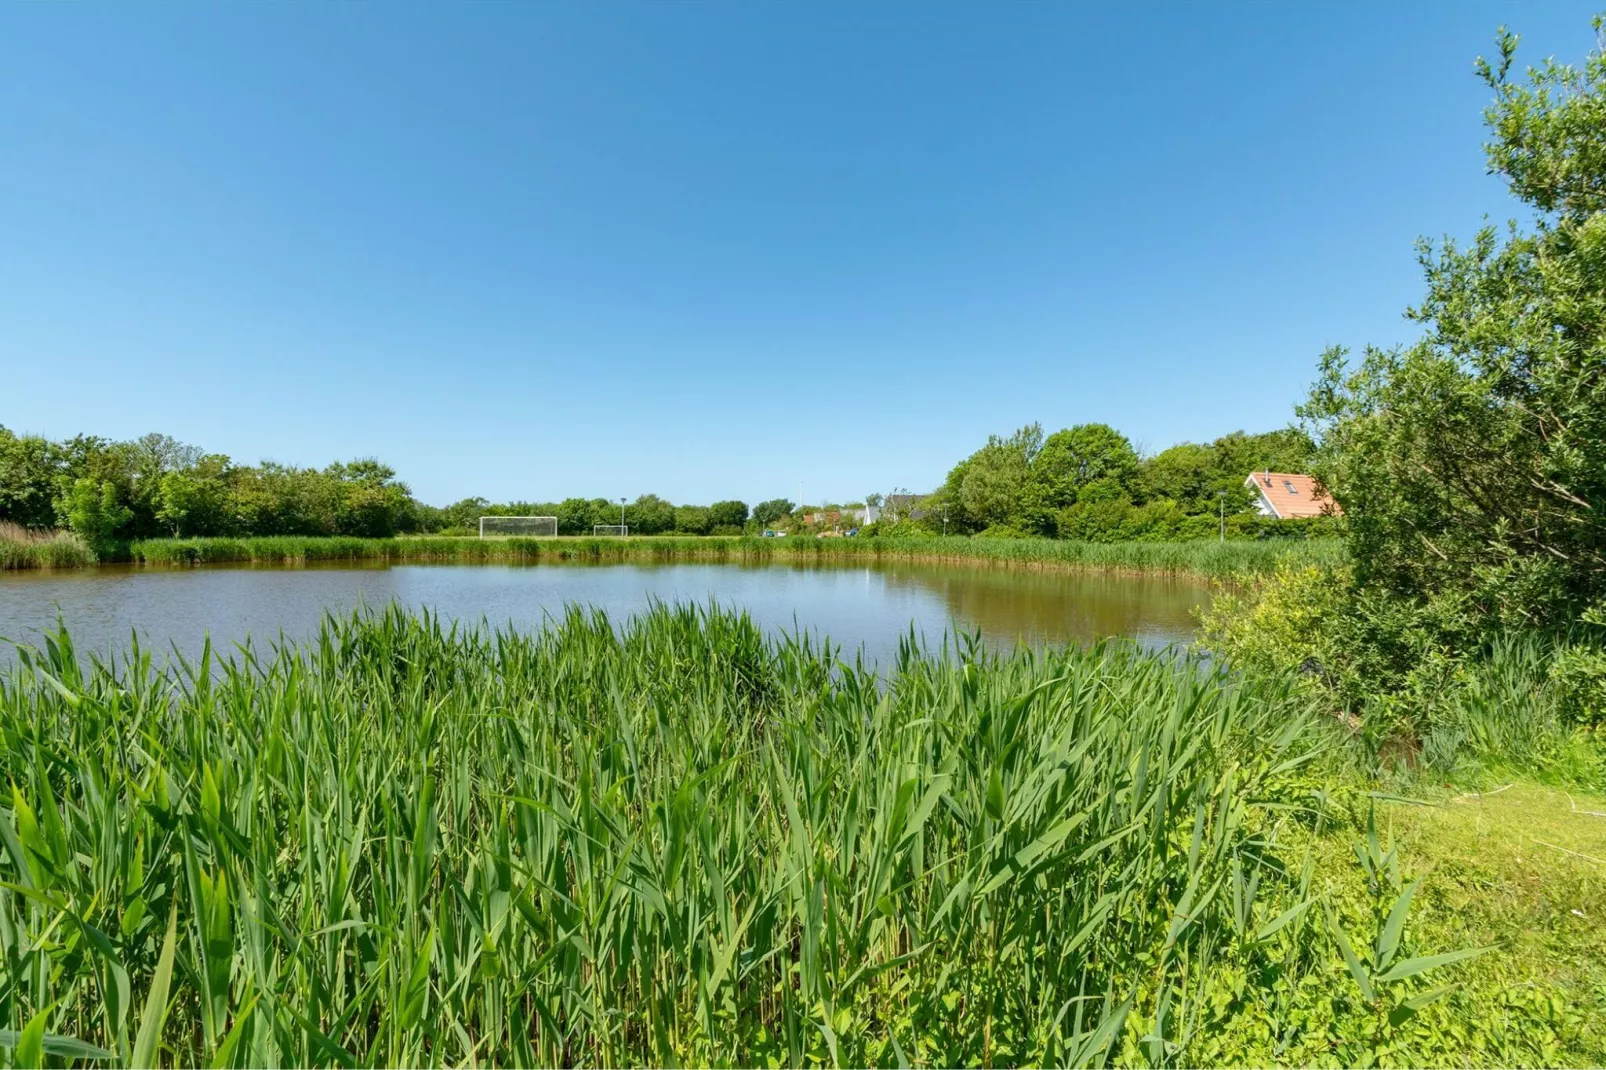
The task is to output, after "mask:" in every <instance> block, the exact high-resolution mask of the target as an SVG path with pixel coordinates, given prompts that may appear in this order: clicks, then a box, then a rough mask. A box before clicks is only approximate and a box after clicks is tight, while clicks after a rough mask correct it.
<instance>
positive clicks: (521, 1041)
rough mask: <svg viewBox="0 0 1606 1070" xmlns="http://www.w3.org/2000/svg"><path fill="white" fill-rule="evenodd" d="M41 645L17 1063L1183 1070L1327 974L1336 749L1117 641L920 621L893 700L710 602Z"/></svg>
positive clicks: (0, 917) (2, 990) (25, 674)
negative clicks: (1305, 816) (1307, 798)
mask: <svg viewBox="0 0 1606 1070" xmlns="http://www.w3.org/2000/svg"><path fill="white" fill-rule="evenodd" d="M21 654H22V656H21V657H20V658H19V661H18V663H17V665H16V667H15V668H13V669H11V670H8V671H7V672H6V673H5V674H3V675H0V775H3V777H4V778H5V781H6V782H7V783H9V784H10V785H12V788H11V791H10V798H9V800H8V802H7V805H6V810H7V811H8V812H7V813H5V814H4V815H0V839H3V840H4V852H3V857H0V881H3V884H0V955H3V962H0V978H3V986H0V1015H3V1017H4V1019H5V1022H4V1023H3V1024H5V1025H6V1026H8V1027H9V1028H10V1029H12V1030H15V1031H16V1032H14V1033H11V1034H8V1036H9V1042H10V1043H13V1044H16V1045H17V1052H18V1057H19V1058H21V1057H22V1056H23V1055H24V1054H31V1053H36V1052H44V1053H46V1054H52V1053H53V1054H54V1055H55V1056H56V1057H59V1058H71V1057H73V1056H103V1057H107V1058H113V1059H116V1060H119V1061H122V1062H125V1063H130V1062H131V1063H133V1064H137V1065H149V1064H152V1063H153V1062H155V1061H163V1060H166V1061H171V1062H173V1063H175V1064H181V1065H201V1064H207V1065H216V1066H248V1065H249V1066H261V1065H337V1064H338V1065H345V1066H352V1065H376V1064H389V1065H436V1064H447V1063H451V1064H467V1063H473V1064H478V1065H484V1064H493V1065H507V1064H518V1065H558V1064H563V1065H570V1064H575V1063H596V1064H624V1063H631V1064H639V1063H645V1064H652V1065H675V1064H684V1063H698V1064H702V1063H707V1064H713V1063H718V1064H738V1065H776V1064H782V1063H784V1064H788V1065H800V1064H804V1063H833V1064H846V1065H864V1066H868V1065H904V1064H916V1065H919V1064H926V1065H930V1064H937V1065H971V1064H997V1065H1007V1064H1022V1063H1036V1064H1086V1063H1098V1062H1102V1061H1103V1060H1105V1059H1106V1058H1107V1057H1109V1058H1114V1057H1120V1058H1121V1059H1122V1060H1123V1061H1149V1062H1166V1061H1173V1060H1185V1059H1186V1057H1187V1053H1188V1052H1190V1051H1195V1050H1196V1049H1195V1048H1193V1047H1192V1045H1193V1044H1194V1043H1195V1042H1196V1041H1197V1040H1198V1039H1199V1038H1200V1037H1206V1036H1209V1035H1210V1034H1211V1033H1212V1032H1213V1031H1215V1030H1217V1029H1219V1028H1220V1026H1221V1024H1222V1022H1223V1021H1225V1020H1228V1019H1230V1018H1231V1016H1233V1015H1240V1014H1245V1013H1250V1012H1248V1011H1245V1009H1244V1008H1245V1007H1251V1008H1253V1010H1252V1014H1253V1015H1254V1016H1256V1020H1257V1021H1259V1020H1261V1019H1269V1018H1275V1016H1276V1014H1277V1013H1278V1007H1279V1006H1280V1005H1281V1004H1280V1002H1279V998H1278V997H1277V996H1276V991H1274V989H1275V990H1277V991H1280V990H1282V989H1283V988H1285V987H1286V986H1288V985H1291V984H1297V983H1298V978H1299V976H1300V972H1301V970H1302V969H1303V968H1304V967H1303V966H1302V965H1301V964H1302V963H1304V962H1305V961H1306V958H1305V956H1307V955H1308V954H1309V946H1308V945H1309V944H1310V942H1311V939H1312V936H1311V933H1312V929H1311V927H1310V926H1309V925H1308V924H1307V923H1308V922H1310V919H1311V917H1312V916H1313V915H1312V912H1310V911H1308V910H1306V909H1305V908H1306V907H1309V906H1310V905H1311V899H1310V898H1308V897H1307V896H1306V891H1307V888H1306V887H1305V886H1304V885H1302V884H1301V880H1300V878H1299V877H1297V876H1296V875H1295V871H1297V868H1298V867H1297V866H1289V865H1286V864H1284V863H1283V862H1281V861H1279V860H1278V858H1277V846H1276V830H1277V828H1278V825H1277V820H1276V818H1277V815H1279V814H1287V813H1288V812H1289V811H1290V810H1291V809H1293V808H1295V807H1296V805H1297V804H1298V801H1299V799H1300V798H1301V797H1302V796H1301V795H1300V791H1299V778H1300V776H1301V775H1302V763H1304V762H1305V761H1306V759H1307V758H1308V757H1309V756H1310V755H1311V753H1312V751H1311V749H1310V748H1311V747H1312V743H1311V739H1312V738H1313V737H1312V735H1311V732H1310V728H1309V722H1308V721H1307V720H1306V719H1305V718H1304V717H1303V716H1301V715H1300V714H1299V713H1298V712H1297V710H1296V708H1295V707H1294V704H1293V700H1292V699H1291V698H1290V695H1289V693H1288V692H1287V691H1286V690H1285V689H1281V688H1278V687H1272V686H1269V685H1255V686H1247V685H1243V684H1241V683H1238V682H1235V681H1233V680H1232V679H1230V678H1229V677H1227V676H1226V675H1224V674H1221V673H1215V672H1211V671H1209V670H1208V669H1207V668H1205V667H1204V666H1201V665H1199V664H1196V663H1192V662H1179V661H1177V660H1174V659H1164V658H1155V657H1147V656H1143V655H1141V654H1140V653H1138V652H1136V651H1135V650H1133V649H1131V648H1130V647H1127V646H1125V645H1104V646H1099V647H1095V648H1092V649H1086V650H1082V649H1074V648H1073V649H1064V650H1053V651H1047V652H1032V651H1029V650H1018V651H1016V652H1013V653H1011V654H1008V655H1000V654H990V653H987V652H985V651H984V650H983V649H981V648H980V647H979V645H977V644H974V643H968V642H963V641H961V642H959V643H957V644H954V645H949V646H946V647H944V648H943V649H942V650H940V651H925V650H922V649H919V648H918V647H917V646H916V645H915V642H914V640H913V639H912V638H911V639H910V640H909V641H907V642H905V643H904V644H903V646H902V648H901V650H900V653H899V656H898V658H897V661H896V664H895V665H893V666H891V667H890V668H884V671H883V672H882V673H881V674H879V675H878V674H877V673H875V672H873V671H871V670H870V669H868V668H866V667H864V666H863V665H860V664H857V663H854V664H846V663H844V662H842V661H841V660H840V659H838V658H837V657H836V652H835V651H833V650H832V649H830V648H829V647H828V646H821V645H819V643H818V642H817V641H813V640H811V639H809V638H808V637H806V636H798V637H792V638H779V639H766V638H765V637H764V636H763V634H762V633H761V632H760V630H759V629H758V628H757V627H756V626H755V625H754V624H753V623H752V622H751V621H750V620H749V619H748V618H746V617H745V616H741V615H735V614H732V613H729V612H725V611H721V610H719V609H716V608H708V609H701V608H697V607H665V606H659V607H656V608H654V609H653V610H652V611H650V612H648V613H646V614H644V615H643V616H641V617H639V618H636V619H633V620H632V621H630V622H628V623H625V624H620V623H619V622H610V621H609V620H607V619H606V618H605V617H603V616H602V615H600V614H598V613H596V612H586V611H581V610H579V609H575V610H572V611H570V612H569V613H568V615H567V616H566V617H564V618H563V619H561V620H557V621H554V622H553V623H552V624H551V625H550V626H549V627H548V628H547V629H546V630H544V631H543V632H540V633H537V634H517V633H514V632H510V631H489V630H485V629H483V628H480V629H473V628H469V629H464V628H462V627H460V626H458V625H446V624H443V623H442V622H441V621H440V620H438V619H436V618H433V617H430V616H428V615H422V616H410V615H407V614H405V613H403V612H401V611H399V610H396V609H394V608H392V609H391V610H389V611H386V612H384V613H381V614H378V615H357V616H353V617H350V618H340V619H335V618H330V619H326V620H325V621H324V623H323V625H322V628H321V630H320V632H319V634H318V636H317V638H316V640H313V641H309V642H308V643H307V644H305V645H303V646H299V647H295V646H288V645H281V646H274V647H260V646H259V647H251V646H246V647H244V648H242V649H241V650H239V651H237V652H236V653H235V654H233V655H231V656H230V657H229V658H227V659H223V658H217V657H212V656H207V657H204V658H202V659H201V660H199V661H197V662H196V663H194V664H185V663H179V664H177V665H176V666H171V665H160V666H159V665H157V664H155V663H154V662H153V659H152V657H151V655H150V653H149V652H148V651H145V650H141V649H139V648H138V647H137V646H131V647H130V648H129V649H128V650H127V651H126V652H125V653H124V654H123V655H121V656H119V657H118V658H116V659H113V660H112V661H111V662H109V663H102V662H99V661H94V660H89V661H88V662H87V663H86V662H85V660H84V659H82V658H80V657H79V656H78V655H77V654H76V653H75V651H74V650H73V647H72V644H71V639H70V636H68V635H67V634H66V633H65V632H61V633H58V634H57V635H55V636H54V637H53V638H51V639H50V640H49V641H48V642H47V643H46V644H45V646H44V649H42V650H37V651H22V652H21ZM1308 881H1309V873H1308V871H1307V873H1306V875H1305V878H1304V882H1305V884H1308ZM1229 964H1230V966H1231V969H1230V970H1227V971H1226V972H1225V973H1222V974H1220V976H1223V977H1236V978H1237V980H1236V981H1235V982H1232V983H1234V984H1236V985H1237V986H1238V988H1239V989H1244V990H1243V991H1239V992H1237V994H1236V995H1234V994H1232V993H1231V992H1226V993H1225V994H1223V992H1225V990H1221V991H1216V989H1217V987H1218V986H1217V985H1216V980H1215V979H1216V978H1217V977H1218V973H1217V971H1218V970H1219V969H1220V968H1221V967H1223V966H1224V965H1229ZM1245 985H1247V989H1245V988H1244V986H1245ZM1257 986H1262V987H1258V988H1257ZM1210 992H1215V994H1208V993H1210ZM1294 1025H1295V1023H1293V1022H1292V1021H1290V1022H1288V1023H1280V1024H1277V1028H1278V1029H1281V1028H1284V1027H1285V1026H1286V1028H1289V1029H1292V1028H1294ZM1271 1035H1272V1036H1273V1037H1275V1035H1276V1033H1275V1031H1273V1032H1272V1034H1271ZM19 1038H20V1039H19ZM25 1044H26V1045H29V1046H28V1047H26V1048H24V1047H23V1045H25ZM1270 1054H1271V1053H1270V1050H1269V1049H1268V1050H1267V1051H1266V1052H1264V1053H1263V1056H1264V1057H1266V1058H1269V1057H1270Z"/></svg>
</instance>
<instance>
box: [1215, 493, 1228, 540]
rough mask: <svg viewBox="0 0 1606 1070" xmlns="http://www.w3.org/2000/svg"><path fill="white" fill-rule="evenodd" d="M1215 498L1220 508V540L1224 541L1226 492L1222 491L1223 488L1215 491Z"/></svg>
mask: <svg viewBox="0 0 1606 1070" xmlns="http://www.w3.org/2000/svg"><path fill="white" fill-rule="evenodd" d="M1216 500H1217V502H1218V503H1220V506H1219V507H1220V510H1221V541H1222V542H1226V541H1227V492H1226V491H1224V490H1218V491H1216Z"/></svg>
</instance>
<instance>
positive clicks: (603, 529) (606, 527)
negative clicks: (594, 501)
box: [591, 524, 630, 535]
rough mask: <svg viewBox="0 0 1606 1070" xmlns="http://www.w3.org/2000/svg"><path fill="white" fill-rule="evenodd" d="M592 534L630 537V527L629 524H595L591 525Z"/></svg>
mask: <svg viewBox="0 0 1606 1070" xmlns="http://www.w3.org/2000/svg"><path fill="white" fill-rule="evenodd" d="M591 534H593V535H629V534H630V525H629V524H593V525H591Z"/></svg>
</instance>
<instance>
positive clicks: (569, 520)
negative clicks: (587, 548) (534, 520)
mask: <svg viewBox="0 0 1606 1070" xmlns="http://www.w3.org/2000/svg"><path fill="white" fill-rule="evenodd" d="M552 515H553V516H556V517H557V518H558V534H559V535H589V534H591V528H592V525H594V524H600V523H604V522H605V521H600V520H597V519H596V516H595V515H594V513H593V510H592V506H591V502H589V501H587V500H586V499H585V498H565V499H563V501H561V502H559V503H558V507H557V509H556V510H554V511H553V514H552ZM614 522H615V523H617V522H618V517H617V516H615V517H614Z"/></svg>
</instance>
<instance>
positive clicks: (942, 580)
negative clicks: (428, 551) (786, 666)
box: [0, 563, 1209, 664]
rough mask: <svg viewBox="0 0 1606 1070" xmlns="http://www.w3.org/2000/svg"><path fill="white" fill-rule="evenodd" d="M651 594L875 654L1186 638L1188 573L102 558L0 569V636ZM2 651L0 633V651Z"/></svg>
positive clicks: (194, 635) (619, 608)
mask: <svg viewBox="0 0 1606 1070" xmlns="http://www.w3.org/2000/svg"><path fill="white" fill-rule="evenodd" d="M654 599H656V600H660V601H665V602H674V601H694V602H699V603H705V604H706V603H708V602H710V601H715V602H718V603H719V604H720V605H722V606H728V607H734V608H738V609H742V610H745V611H746V612H748V613H749V614H751V616H752V617H753V619H754V621H755V622H757V623H758V624H759V625H760V626H761V627H763V628H765V629H766V630H769V631H771V632H780V631H792V630H794V629H801V630H807V631H809V632H812V633H814V634H816V635H821V636H828V637H829V638H830V639H831V640H832V641H833V642H835V643H836V644H837V645H839V646H840V647H843V648H844V649H845V650H846V651H848V652H850V653H851V652H852V651H854V650H856V649H860V648H862V649H863V651H864V653H865V656H866V659H867V660H869V661H879V662H881V663H883V664H885V663H887V662H889V661H890V660H891V659H892V658H893V657H894V656H895V655H896V653H897V649H898V642H899V640H900V638H902V637H904V636H906V635H908V634H909V632H910V630H911V628H912V629H913V630H914V631H915V632H916V633H917V634H919V635H920V636H921V637H922V638H923V639H924V640H925V641H926V642H927V643H930V644H937V643H940V642H941V641H942V638H943V636H944V634H952V633H954V632H955V631H961V632H967V633H969V632H979V633H980V634H981V636H982V638H983V639H984V640H985V641H986V642H988V643H990V644H992V645H995V646H999V645H1008V644H1013V643H1015V642H1026V643H1031V644H1042V643H1065V642H1089V641H1092V640H1096V639H1100V638H1104V637H1108V636H1125V637H1128V638H1131V639H1134V640H1136V641H1137V642H1138V643H1140V644H1142V645H1144V646H1145V647H1149V648H1151V649H1159V648H1162V647H1165V646H1168V645H1171V644H1175V643H1187V642H1189V641H1190V640H1191V639H1192V638H1193V632H1194V621H1193V612H1194V609H1195V607H1198V606H1200V605H1202V604H1204V603H1205V602H1207V601H1208V599H1209V587H1208V586H1207V585H1205V584H1204V583H1202V582H1200V581H1195V580H1187V579H1178V578H1174V577H1162V576H1117V575H1085V574H1072V573H1064V572H1049V571H1024V570H1008V569H1001V568H989V567H965V566H954V565H940V566H939V565H910V564H879V563H877V564H868V565H866V564H858V565H852V566H817V565H815V566H796V565H773V564H766V565H751V566H747V565H727V564H720V565H706V564H608V565H559V564H541V565H528V566H519V565H512V566H505V565H415V564H406V565H401V564H397V565H388V564H384V563H377V564H341V565H338V566H327V565H326V566H314V567H307V568H268V567H255V568H253V567H223V566H213V567H205V568H190V569H152V568H133V567H110V568H101V569H84V570H75V571H63V572H12V573H0V637H5V638H6V639H9V640H12V641H16V642H23V643H29V644H34V645H37V644H38V643H39V641H40V638H41V636H42V635H43V633H44V632H45V631H46V630H47V629H50V628H53V627H54V625H55V623H56V619H57V615H58V613H59V614H60V617H61V619H62V620H63V621H65V623H66V624H67V627H68V629H69V630H70V631H71V632H72V635H73V641H74V643H75V645H76V646H77V648H78V649H79V651H80V652H82V653H89V652H95V653H105V652H107V651H110V650H113V649H117V650H121V649H122V648H124V647H126V646H127V643H128V639H129V635H130V633H131V632H132V631H137V632H138V633H139V635H140V639H141V642H142V643H144V644H146V645H147V646H148V648H149V649H151V650H152V651H153V652H166V651H168V650H170V649H173V648H176V649H178V650H179V651H182V652H183V653H184V654H186V655H193V654H194V653H195V652H197V651H199V650H200V649H201V644H202V642H203V639H204V638H205V637H206V636H208V635H210V637H211V639H212V642H213V645H214V648H217V649H221V650H223V651H227V650H228V649H230V646H231V644H233V643H236V642H239V641H241V640H244V639H245V638H246V637H247V636H250V637H252V638H253V639H254V640H255V641H256V642H257V643H259V644H260V643H262V642H264V641H271V640H275V639H277V638H278V637H279V636H280V635H281V634H283V635H284V636H285V637H288V638H291V639H304V638H306V637H308V636H309V635H311V634H312V633H314V632H315V630H316V628H317V624H318V621H319V619H320V618H321V617H322V615H323V613H324V612H325V611H326V610H330V611H335V612H350V611H351V610H353V609H356V608H358V607H361V606H369V607H374V608H378V607H383V606H385V605H387V604H389V603H391V602H396V603H399V604H400V605H403V606H407V607H410V608H418V607H425V606H427V607H429V608H430V609H432V610H434V611H436V612H438V613H439V614H441V615H442V616H443V617H447V618H454V619H458V620H462V621H465V622H468V623H478V622H480V621H482V620H484V621H487V622H489V623H491V624H494V625H507V624H512V625H513V626H515V627H517V628H520V629H536V628H539V627H541V625H542V623H543V621H544V620H546V619H547V618H548V617H549V616H551V615H555V614H561V613H562V612H563V611H564V609H565V607H567V606H568V605H571V604H575V603H579V604H585V605H591V606H595V607H597V608H600V609H602V610H605V611H606V612H607V613H608V614H609V615H610V616H611V617H613V618H615V619H617V620H623V619H624V618H626V617H628V616H629V615H631V614H632V613H636V612H639V611H640V610H642V609H644V608H646V607H647V606H648V605H649V604H650V603H651V602H652V601H653V600H654ZM14 660H15V654H14V652H13V650H12V647H11V646H10V645H9V644H0V664H6V663H11V662H13V661H14Z"/></svg>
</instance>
